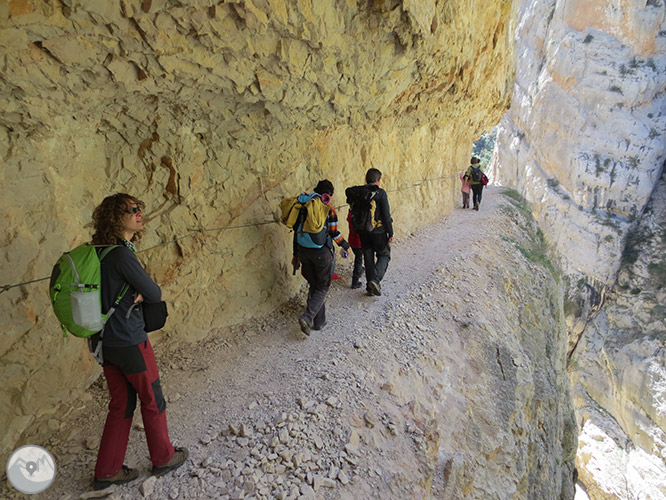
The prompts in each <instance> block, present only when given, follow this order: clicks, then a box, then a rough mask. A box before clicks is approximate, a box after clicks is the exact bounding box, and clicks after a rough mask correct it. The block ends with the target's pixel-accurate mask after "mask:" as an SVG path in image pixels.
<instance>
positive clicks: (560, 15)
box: [492, 0, 666, 499]
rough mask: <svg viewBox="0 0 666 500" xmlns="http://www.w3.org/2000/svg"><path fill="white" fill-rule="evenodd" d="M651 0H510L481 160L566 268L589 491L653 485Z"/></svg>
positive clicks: (657, 118)
mask: <svg viewBox="0 0 666 500" xmlns="http://www.w3.org/2000/svg"><path fill="white" fill-rule="evenodd" d="M664 9H665V7H664V2H662V1H647V2H625V1H622V2H615V3H612V4H611V3H609V2H601V1H592V2H589V1H588V2H581V1H578V0H574V1H571V0H567V1H557V2H555V1H547V2H541V1H524V2H521V5H520V6H519V20H518V29H517V31H516V38H517V40H518V42H517V47H516V51H517V61H518V63H517V68H516V84H515V88H514V93H513V98H512V103H511V109H510V111H509V112H508V113H507V115H506V116H505V117H504V118H503V119H502V122H501V123H500V127H499V134H498V139H497V147H496V151H495V155H494V159H493V166H492V170H493V177H494V179H495V180H497V181H498V182H499V183H501V184H504V185H510V186H515V187H516V188H517V189H518V190H519V191H520V192H521V193H522V194H524V195H525V196H526V197H527V198H528V199H529V200H530V201H531V202H532V203H533V207H534V212H535V215H536V217H537V219H538V220H539V222H540V223H541V225H542V227H543V229H544V231H545V232H546V234H547V236H548V239H549V240H550V242H551V243H552V244H553V246H554V247H555V248H556V250H557V253H558V254H559V255H560V257H561V265H562V267H563V269H564V270H565V273H566V274H567V276H568V280H569V290H568V292H567V295H568V297H567V301H566V304H565V311H566V313H567V325H568V332H569V356H570V367H569V369H570V374H571V378H572V381H573V383H574V398H575V402H576V407H577V420H578V424H579V426H580V430H581V435H580V437H579V440H580V447H579V451H578V459H577V460H578V462H577V463H578V468H579V473H580V477H581V480H582V482H583V484H584V485H585V487H586V488H587V492H588V494H589V495H590V497H591V498H594V499H600V498H604V499H606V498H641V499H648V498H652V499H657V498H664V496H665V495H666V481H664V477H666V461H665V459H664V456H665V454H664V446H665V443H666V425H665V424H666V422H665V421H664V411H665V410H666V399H665V394H664V389H663V387H664V384H665V383H666V366H665V359H664V352H665V348H666V310H665V309H664V304H665V303H666V275H665V273H664V269H665V267H664V266H665V265H666V264H665V261H664V257H663V255H664V238H666V236H665V234H666V233H665V232H664V231H665V230H666V226H665V222H664V221H665V220H666V207H665V204H664V197H665V195H664V190H665V189H666V188H665V186H664V178H663V176H662V174H663V171H664V168H663V166H664V159H665V154H666V143H665V140H664V137H665V135H664V134H665V132H666V117H665V116H664V115H665V113H666V94H665V90H666V22H665V14H664Z"/></svg>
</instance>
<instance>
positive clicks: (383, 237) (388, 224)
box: [359, 168, 393, 295]
mask: <svg viewBox="0 0 666 500" xmlns="http://www.w3.org/2000/svg"><path fill="white" fill-rule="evenodd" d="M381 180H382V173H381V172H380V171H379V170H378V169H376V168H371V169H369V170H368V171H367V172H366V174H365V182H366V186H364V187H365V188H366V189H370V190H372V191H376V194H375V195H374V197H373V198H372V202H371V205H372V210H371V214H372V226H373V229H372V230H371V231H364V232H359V236H360V237H361V249H362V250H363V259H364V261H365V278H366V281H367V284H366V290H367V292H368V295H381V294H382V289H381V286H380V283H381V281H382V279H383V278H384V274H386V270H387V269H388V264H389V261H390V260H391V243H393V219H391V209H390V207H389V202H388V195H387V194H386V191H384V190H383V189H382V188H381V187H380V184H381Z"/></svg>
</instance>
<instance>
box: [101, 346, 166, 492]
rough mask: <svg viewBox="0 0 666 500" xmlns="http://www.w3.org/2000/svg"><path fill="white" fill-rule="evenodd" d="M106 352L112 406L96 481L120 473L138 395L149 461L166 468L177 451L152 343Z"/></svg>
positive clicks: (105, 430) (107, 417)
mask: <svg viewBox="0 0 666 500" xmlns="http://www.w3.org/2000/svg"><path fill="white" fill-rule="evenodd" d="M103 350H104V377H105V378H106V383H107V385H108V387H109V393H110V395H111V402H110V403H109V413H108V414H107V416H106V424H105V425H104V432H103V434H102V441H101V443H100V445H99V452H98V454H97V464H96V465H95V477H96V478H98V479H103V478H107V477H110V476H113V475H115V474H117V473H118V472H120V469H121V468H122V465H123V461H124V459H125V451H126V450H127V441H128V440H129V435H130V429H131V427H132V416H133V415H134V408H135V407H136V398H137V395H138V396H139V400H140V401H141V416H142V417H143V426H144V428H145V432H146V440H147V441H148V452H149V453H150V458H151V460H152V462H153V465H155V466H161V465H164V464H165V463H167V462H168V461H169V460H171V457H172V456H173V453H174V448H173V445H172V444H171V441H170V439H169V431H168V429H167V420H166V411H165V408H166V403H165V402H164V397H163V396H162V387H161V386H160V375H159V373H158V371H157V362H156V361H155V354H154V353H153V348H152V346H151V345H150V342H149V341H148V340H146V341H145V342H141V343H140V344H138V345H133V346H128V347H103Z"/></svg>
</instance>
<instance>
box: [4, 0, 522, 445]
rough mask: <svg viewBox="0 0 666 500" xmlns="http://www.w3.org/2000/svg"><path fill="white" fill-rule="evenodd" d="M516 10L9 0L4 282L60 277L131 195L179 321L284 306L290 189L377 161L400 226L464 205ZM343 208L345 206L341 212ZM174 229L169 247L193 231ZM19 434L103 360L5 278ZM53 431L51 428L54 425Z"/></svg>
mask: <svg viewBox="0 0 666 500" xmlns="http://www.w3.org/2000/svg"><path fill="white" fill-rule="evenodd" d="M514 9H515V5H514V3H513V2H511V1H504V0H501V1H496V2H489V3H486V4H484V6H483V8H482V9H478V8H474V6H473V5H470V4H469V3H468V2H463V1H455V2H445V3H436V2H434V1H432V0H410V1H396V0H386V1H381V0H376V1H372V2H365V1H363V2H354V1H348V2H333V1H330V2H329V1H326V2H319V1H317V2H311V1H307V0H306V1H303V0H299V1H296V0H293V1H284V0H245V1H240V2H236V3H226V2H214V1H204V0H199V1H195V2H179V1H152V2H151V1H150V0H145V1H143V2H138V1H129V0H116V1H102V0H99V1H94V2H85V5H82V4H81V3H78V2H71V1H69V0H65V1H63V2H59V3H54V2H47V1H37V0H13V1H11V2H6V3H3V4H2V6H0V26H1V30H2V31H1V32H0V47H1V48H0V51H1V54H2V56H3V63H4V66H3V71H2V75H1V76H0V82H1V87H0V109H2V110H3V111H2V114H1V115H0V150H2V151H3V160H4V164H3V167H2V170H1V172H0V176H1V179H2V182H3V185H4V186H5V195H4V196H3V197H2V200H1V201H0V204H1V206H2V213H3V218H2V231H0V234H2V247H3V249H4V252H3V257H2V264H1V266H2V276H3V285H14V284H19V283H25V282H29V281H32V280H35V279H40V278H42V277H44V276H48V274H49V273H50V270H51V266H52V264H53V262H54V261H55V260H56V258H57V256H58V255H59V254H60V253H62V252H63V251H65V250H67V249H69V248H71V247H72V246H74V245H76V244H78V243H80V242H82V241H85V240H87V239H88V238H89V236H90V214H91V212H92V209H93V207H94V206H95V205H96V204H97V203H99V201H100V200H101V199H102V198H103V197H104V196H106V195H107V194H109V193H111V192H116V191H125V192H129V193H132V194H134V195H136V196H139V197H140V198H142V199H143V200H144V201H145V202H146V205H147V207H148V209H147V213H146V219H147V221H148V228H149V229H148V231H147V234H146V236H145V238H144V240H143V241H142V247H143V248H147V247H152V246H155V245H158V244H162V243H165V245H164V246H162V247H160V248H158V249H155V250H153V251H151V252H148V253H146V254H143V256H142V259H143V260H144V262H145V263H147V265H148V268H149V271H150V272H151V274H152V275H153V276H154V277H155V278H156V280H157V282H158V283H160V284H161V285H162V286H163V288H164V292H165V297H166V299H167V300H168V301H169V303H170V305H171V316H170V321H169V327H168V328H167V330H166V331H167V334H168V335H174V336H179V337H187V338H191V339H196V338H202V337H204V336H206V335H207V334H208V332H209V331H210V330H211V329H212V328H218V329H219V328H220V327H223V326H224V325H228V324H232V323H235V322H238V321H241V320H242V319H244V318H247V317H249V316H251V315H253V314H257V313H263V312H267V311H269V310H271V308H273V307H275V306H276V304H278V303H279V302H280V301H282V300H283V299H284V297H286V296H289V295H290V294H291V293H293V292H294V285H293V284H291V283H290V282H288V281H287V279H286V276H287V271H286V264H287V263H288V261H289V251H290V250H289V242H288V239H289V236H288V234H287V233H286V232H285V231H283V230H281V229H280V228H278V227H277V226H276V225H274V224H265V225H261V226H253V227H250V228H242V229H230V230H226V231H225V230H222V229H223V228H227V227H229V226H234V227H235V226H243V225H245V224H254V223H258V222H270V221H272V220H274V215H275V212H276V207H277V202H278V200H279V199H280V198H281V197H282V196H284V195H285V194H293V193H295V192H298V191H300V190H303V189H308V188H312V186H313V185H314V183H315V182H316V181H317V180H318V179H319V178H321V177H327V178H329V179H331V180H332V181H333V183H334V184H335V186H336V187H337V190H338V195H337V197H335V198H334V200H335V202H337V204H341V203H342V201H343V200H342V198H341V196H340V194H339V193H340V192H341V191H342V188H343V187H344V186H345V185H350V184H354V183H358V182H360V181H361V180H362V176H363V173H364V172H365V170H366V169H367V168H369V167H372V166H374V167H378V168H380V169H381V170H382V171H383V172H384V174H385V184H386V186H387V187H388V188H389V189H400V188H404V187H407V186H413V185H415V184H419V186H418V187H413V188H412V189H405V190H402V191H399V192H398V193H397V194H396V195H395V196H394V197H393V198H392V202H393V209H394V213H395V218H396V221H398V222H397V223H398V231H402V232H404V231H407V230H408V229H406V228H412V227H417V226H419V225H422V224H424V223H426V222H430V221H432V220H434V218H435V217H437V215H439V214H441V213H442V212H444V211H446V210H447V209H449V208H450V206H451V201H452V197H453V196H454V194H456V187H457V183H456V181H457V179H456V178H455V172H456V171H457V170H459V169H460V168H461V166H462V165H466V163H467V155H468V154H469V144H470V142H471V140H473V139H474V138H476V137H477V136H478V135H479V134H480V132H481V131H483V130H484V129H487V128H488V127H489V125H491V124H493V123H495V122H496V121H497V120H498V119H499V117H500V115H501V113H502V112H503V111H504V110H505V109H506V107H507V105H508V99H509V93H510V89H511V82H512V78H513V65H514V55H513V43H512V40H513V26H512V19H513V16H514ZM343 215H344V214H343ZM183 236H188V237H186V238H184V239H180V240H178V241H177V242H174V243H170V244H166V243H167V242H170V241H173V240H176V239H178V238H180V237H183ZM0 300H1V301H2V313H1V314H2V316H1V317H2V323H3V325H8V327H7V328H6V330H5V332H4V334H3V337H4V340H3V342H2V347H1V349H2V350H1V352H2V360H1V362H0V376H1V377H2V380H3V382H4V386H3V393H2V397H1V399H0V405H1V407H0V408H1V409H0V425H1V426H2V428H3V429H5V434H4V435H3V436H2V440H1V445H0V448H2V449H3V450H5V449H7V448H10V447H12V446H13V445H14V444H15V443H17V442H19V441H20V440H21V439H25V438H26V436H29V435H33V434H31V433H39V432H48V431H49V426H50V427H51V428H53V427H57V426H58V425H60V424H59V422H58V420H57V419H56V418H51V419H50V420H49V424H48V425H42V424H43V423H44V422H45V421H46V420H48V419H49V416H50V415H56V414H57V413H58V412H59V411H60V410H59V403H60V402H61V401H67V400H71V399H74V398H76V396H77V394H78V391H80V389H81V388H83V387H85V386H86V384H87V383H89V382H90V381H91V380H92V379H94V377H96V376H97V374H98V369H97V367H96V366H94V365H93V364H91V362H90V360H89V358H88V356H87V354H86V353H85V352H84V348H83V347H82V345H81V343H80V342H76V341H72V339H59V338H58V331H59V330H58V326H57V325H56V323H55V320H54V318H53V316H52V314H51V312H50V310H49V304H48V299H47V295H46V292H45V283H37V284H27V285H23V286H17V287H13V288H11V289H7V290H5V291H4V292H3V293H2V294H1V296H0ZM37 423H39V424H40V425H36V424H37Z"/></svg>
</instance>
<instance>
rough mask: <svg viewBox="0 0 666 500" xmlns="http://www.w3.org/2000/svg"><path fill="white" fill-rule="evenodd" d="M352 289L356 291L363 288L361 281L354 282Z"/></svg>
mask: <svg viewBox="0 0 666 500" xmlns="http://www.w3.org/2000/svg"><path fill="white" fill-rule="evenodd" d="M351 287H352V290H354V289H356V288H361V282H360V281H356V282H352V284H351Z"/></svg>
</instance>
